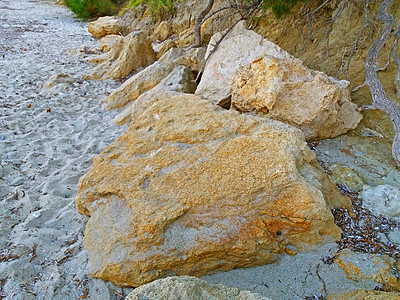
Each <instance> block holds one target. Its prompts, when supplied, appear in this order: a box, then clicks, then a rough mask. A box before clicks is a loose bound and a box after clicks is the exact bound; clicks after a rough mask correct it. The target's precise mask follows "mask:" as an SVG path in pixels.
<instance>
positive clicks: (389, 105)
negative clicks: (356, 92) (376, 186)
mask: <svg viewBox="0 0 400 300" xmlns="http://www.w3.org/2000/svg"><path fill="white" fill-rule="evenodd" d="M392 3H393V0H383V2H382V4H381V6H380V8H379V11H378V16H377V19H378V20H380V21H382V22H383V28H382V31H381V33H380V34H379V36H378V38H377V39H376V40H375V41H374V42H373V43H372V45H371V47H370V49H369V51H368V54H367V58H366V60H365V82H366V84H367V85H368V87H369V89H370V92H371V96H372V105H373V106H375V107H376V108H378V109H379V110H381V111H383V112H385V113H387V114H388V115H389V117H390V120H391V121H392V123H393V126H394V130H395V137H394V140H393V144H392V155H393V158H394V159H395V161H396V163H397V165H398V166H400V109H399V107H398V106H397V105H396V104H395V103H394V102H393V101H392V100H390V99H389V98H388V97H387V95H386V92H385V89H384V88H383V85H382V83H381V81H380V80H379V78H378V74H377V72H378V56H379V53H380V51H381V49H382V48H383V46H384V44H385V43H386V42H387V40H388V39H389V36H390V33H391V30H392V28H393V26H394V24H395V22H396V20H395V18H394V17H393V16H392V15H390V14H388V12H387V10H388V8H389V7H390V6H391V5H392Z"/></svg>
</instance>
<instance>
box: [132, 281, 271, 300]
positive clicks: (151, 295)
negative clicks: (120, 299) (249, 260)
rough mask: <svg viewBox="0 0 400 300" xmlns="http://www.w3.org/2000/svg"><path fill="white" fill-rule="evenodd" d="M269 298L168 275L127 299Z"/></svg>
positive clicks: (210, 299)
mask: <svg viewBox="0 0 400 300" xmlns="http://www.w3.org/2000/svg"><path fill="white" fill-rule="evenodd" d="M143 299H157V300H176V299H182V300H183V299H186V300H197V299H199V300H200V299H207V300H268V299H269V298H266V297H262V296H260V295H258V294H254V293H251V292H248V291H241V290H239V289H233V288H228V287H225V286H223V285H222V284H210V283H208V282H206V281H204V280H201V279H199V278H196V277H190V276H180V277H167V278H164V279H158V280H156V281H153V282H151V283H148V284H146V285H143V286H141V287H139V288H137V289H135V290H134V291H133V292H131V293H130V294H129V295H128V296H127V297H126V300H143Z"/></svg>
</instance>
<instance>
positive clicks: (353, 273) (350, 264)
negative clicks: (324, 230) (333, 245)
mask: <svg viewBox="0 0 400 300" xmlns="http://www.w3.org/2000/svg"><path fill="white" fill-rule="evenodd" d="M335 263H337V264H338V265H339V267H340V268H341V269H342V270H343V271H344V272H345V273H346V275H347V278H348V279H351V280H354V281H357V282H361V281H375V282H376V283H377V284H381V285H382V287H383V288H384V289H385V290H386V291H400V282H399V280H398V278H397V277H398V274H397V272H398V270H399V267H400V264H399V262H398V261H396V260H395V259H393V258H391V257H389V256H387V255H378V254H377V255H374V254H368V253H361V252H353V251H351V250H349V249H344V250H342V251H341V252H340V253H339V255H338V256H337V258H336V259H335Z"/></svg>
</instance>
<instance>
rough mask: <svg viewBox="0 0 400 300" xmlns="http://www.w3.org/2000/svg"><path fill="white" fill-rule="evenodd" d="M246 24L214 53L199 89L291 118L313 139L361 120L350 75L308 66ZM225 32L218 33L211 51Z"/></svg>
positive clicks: (241, 107)
mask: <svg viewBox="0 0 400 300" xmlns="http://www.w3.org/2000/svg"><path fill="white" fill-rule="evenodd" d="M243 26H244V25H243V24H239V25H238V26H237V27H235V28H234V29H233V31H232V32H231V33H230V35H228V36H227V38H225V39H224V40H223V41H222V42H221V44H220V45H219V47H218V49H217V50H216V51H215V52H214V53H212V54H211V56H210V58H209V59H208V62H207V65H206V67H205V69H204V74H203V76H202V80H201V82H200V84H199V86H198V88H197V90H196V94H198V95H201V96H203V97H204V98H206V99H209V100H210V101H212V102H213V103H215V104H220V105H221V106H224V107H230V106H231V107H232V108H234V109H237V110H238V111H240V112H255V113H258V114H261V115H264V116H266V117H269V118H273V119H276V120H280V121H282V122H285V123H288V124H291V125H293V126H295V127H297V128H300V129H301V130H302V131H303V132H304V134H305V136H306V139H308V140H318V139H325V138H332V137H335V136H338V135H340V134H343V133H345V132H347V131H349V130H350V129H354V128H355V127H356V126H357V124H358V123H359V122H360V120H361V118H362V115H361V114H360V113H359V112H358V111H357V105H355V104H354V103H352V102H351V99H350V90H349V82H348V81H345V80H341V81H338V80H335V79H333V78H331V77H328V76H327V75H326V74H324V73H322V72H318V71H312V70H310V69H308V68H307V67H305V66H304V65H303V63H302V62H301V61H300V60H298V59H295V58H294V57H292V56H291V55H290V54H289V53H287V52H285V51H283V50H282V49H281V48H279V47H278V46H277V45H275V44H273V43H271V42H270V41H268V40H266V39H263V38H262V37H261V36H260V35H258V34H256V33H255V32H253V31H251V30H246V29H244V28H243ZM221 36H222V34H221V33H219V34H216V35H214V36H213V38H212V39H211V42H210V46H209V49H208V54H210V53H211V52H212V49H213V46H212V45H214V44H215V43H216V41H218V40H219V39H220V37H221ZM243 41H246V42H243Z"/></svg>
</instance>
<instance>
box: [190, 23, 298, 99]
mask: <svg viewBox="0 0 400 300" xmlns="http://www.w3.org/2000/svg"><path fill="white" fill-rule="evenodd" d="M221 36H222V33H216V34H215V35H213V37H212V38H211V40H210V43H209V46H208V49H207V53H206V57H207V56H208V55H209V53H210V52H211V51H212V49H213V48H214V47H213V45H214V44H215V43H216V42H217V41H219V39H220V38H221ZM267 55H269V56H272V57H277V58H282V59H283V58H290V57H291V56H290V54H289V53H287V52H286V51H284V50H282V49H281V48H279V47H278V46H277V45H275V44H274V43H271V42H270V41H268V40H266V39H263V38H262V36H260V35H258V34H257V33H255V32H254V31H251V30H246V29H245V26H244V22H240V23H239V24H238V25H236V26H235V27H234V28H233V29H232V31H231V32H230V33H229V34H228V35H227V36H226V37H225V39H224V40H223V41H222V42H221V44H220V45H219V47H218V50H217V51H215V52H214V53H213V54H212V56H211V57H210V58H209V60H208V61H207V64H206V66H205V68H204V72H203V75H202V78H201V81H200V83H199V86H198V87H197V90H196V94H198V95H201V96H202V97H204V98H206V99H208V100H210V101H211V102H213V103H214V104H218V103H219V102H220V101H223V100H225V99H226V98H228V97H230V95H231V94H232V89H231V86H232V77H233V74H234V73H235V72H236V70H237V69H238V68H239V67H240V66H243V65H247V64H249V63H251V62H253V61H254V60H256V59H258V58H260V57H264V56H267Z"/></svg>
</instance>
